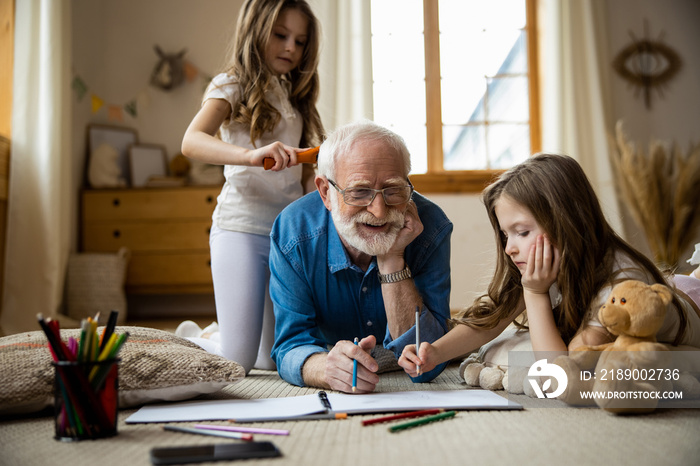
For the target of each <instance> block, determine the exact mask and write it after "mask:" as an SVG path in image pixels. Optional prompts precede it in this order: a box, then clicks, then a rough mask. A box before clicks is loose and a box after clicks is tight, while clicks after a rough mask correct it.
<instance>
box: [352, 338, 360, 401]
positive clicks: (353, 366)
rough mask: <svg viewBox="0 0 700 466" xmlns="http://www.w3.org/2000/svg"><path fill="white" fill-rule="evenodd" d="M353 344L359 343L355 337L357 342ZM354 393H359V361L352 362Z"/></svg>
mask: <svg viewBox="0 0 700 466" xmlns="http://www.w3.org/2000/svg"><path fill="white" fill-rule="evenodd" d="M353 343H355V344H356V345H357V344H358V343H359V341H358V340H357V337H355V341H354V342H353ZM352 391H353V392H355V391H357V359H354V360H353V361H352Z"/></svg>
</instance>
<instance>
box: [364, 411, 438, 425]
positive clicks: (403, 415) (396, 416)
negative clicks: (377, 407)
mask: <svg viewBox="0 0 700 466" xmlns="http://www.w3.org/2000/svg"><path fill="white" fill-rule="evenodd" d="M444 411H445V410H444V409H424V410H422V411H411V412H410V413H401V414H394V415H392V416H383V417H375V418H374V419H365V420H364V421H362V425H363V426H369V425H372V424H379V423H381V422H389V421H396V420H398V419H407V418H412V417H422V416H430V415H431V414H439V413H442V412H444Z"/></svg>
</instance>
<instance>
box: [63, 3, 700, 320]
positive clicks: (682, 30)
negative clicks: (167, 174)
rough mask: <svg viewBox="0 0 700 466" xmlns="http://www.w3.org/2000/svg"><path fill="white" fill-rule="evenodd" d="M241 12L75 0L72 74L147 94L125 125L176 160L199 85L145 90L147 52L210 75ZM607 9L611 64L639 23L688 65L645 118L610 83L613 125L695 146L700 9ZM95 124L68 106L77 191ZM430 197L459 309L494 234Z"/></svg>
mask: <svg viewBox="0 0 700 466" xmlns="http://www.w3.org/2000/svg"><path fill="white" fill-rule="evenodd" d="M317 1H323V0H317ZM240 4H241V0H196V1H195V0H73V31H74V32H73V68H74V71H75V72H76V73H78V74H79V75H80V76H82V77H83V79H84V80H85V82H86V83H87V84H88V85H89V86H91V89H90V90H91V91H92V92H95V93H97V94H98V95H100V96H101V97H102V98H104V99H105V100H106V101H107V102H108V103H114V104H124V103H126V102H127V101H128V100H130V99H131V98H133V97H135V96H136V95H138V93H139V92H140V91H142V90H144V89H146V92H147V95H148V96H149V97H150V103H149V105H148V107H146V108H143V109H140V110H139V115H138V117H137V118H131V117H130V116H128V115H125V120H124V122H123V123H121V124H123V125H126V126H130V127H134V128H136V129H137V130H138V133H139V138H140V141H141V142H145V143H158V144H164V145H165V146H166V149H167V154H168V156H169V157H173V156H174V155H175V154H177V153H178V152H179V150H180V143H181V140H182V135H183V133H184V131H185V129H186V127H187V125H188V124H189V122H190V120H191V118H192V117H193V116H194V114H195V112H196V111H197V109H198V108H199V103H200V99H201V95H202V90H203V88H202V86H203V83H202V81H201V80H198V81H196V82H195V83H193V84H184V85H183V86H182V87H180V88H178V89H176V90H174V91H172V92H169V93H166V92H163V91H159V90H156V89H153V88H150V87H149V86H148V81H149V77H150V74H151V71H152V68H153V67H154V66H155V64H156V62H157V56H156V54H155V52H154V51H153V45H154V44H158V45H160V46H161V48H162V49H163V50H165V51H167V52H175V51H179V50H181V49H182V48H187V50H188V52H187V55H186V58H187V59H188V60H189V61H191V62H192V63H193V64H195V65H196V66H197V67H198V68H199V69H200V70H202V71H203V72H204V73H206V74H209V75H213V74H214V73H216V72H217V70H218V69H219V66H220V64H221V62H222V60H223V54H224V50H225V46H226V44H227V42H228V39H229V38H230V35H231V34H232V32H233V28H234V26H235V20H236V16H237V14H238V10H239V8H240ZM606 4H607V8H608V11H609V13H610V19H609V24H608V28H609V40H610V56H612V57H614V56H615V55H616V54H617V52H618V51H619V50H620V49H622V48H623V47H624V46H626V45H627V44H628V43H629V41H630V38H629V37H630V36H629V31H632V32H633V33H634V34H635V35H636V36H637V37H639V36H642V35H643V29H642V28H643V20H644V18H648V19H649V25H650V31H651V37H652V38H658V36H659V33H660V32H661V31H665V33H666V35H665V42H666V44H668V45H670V46H671V47H673V48H675V49H676V50H677V51H678V53H679V54H680V55H681V57H682V59H683V62H684V64H683V68H682V70H681V72H680V74H679V75H678V77H677V78H676V79H675V80H674V81H672V82H671V83H670V84H669V86H668V88H667V89H666V90H665V97H664V98H663V99H659V98H658V96H656V95H654V99H653V108H652V110H651V111H648V110H646V109H645V108H644V104H643V101H642V100H641V99H639V98H635V97H634V93H633V92H632V90H631V89H629V88H628V87H627V85H626V83H625V82H624V81H622V79H621V78H619V77H617V76H616V75H613V78H612V79H613V82H612V83H611V84H612V89H613V91H614V97H613V99H614V101H613V107H614V113H615V118H616V119H617V118H625V121H626V128H627V131H628V133H629V135H630V137H631V138H632V139H634V140H638V141H640V142H642V143H646V142H648V138H649V137H652V136H653V137H656V138H660V139H668V140H675V141H677V142H678V143H680V144H681V145H682V146H683V147H687V145H688V143H689V142H691V141H693V142H696V143H697V142H700V131H699V130H698V129H699V128H698V127H699V122H700V85H698V83H700V54H699V53H698V51H697V44H700V28H698V27H697V25H698V24H700V2H698V1H697V0H666V1H660V0H610V1H608V2H607V3H606ZM321 92H323V89H321ZM91 122H92V123H109V122H108V120H107V115H106V111H105V110H104V109H103V110H101V111H100V112H99V113H97V114H95V115H92V114H91V111H90V104H89V98H88V97H86V98H85V99H84V100H83V101H82V102H77V101H76V102H74V108H73V140H74V150H73V153H74V157H75V160H76V164H75V170H76V177H75V179H76V192H77V191H78V190H79V187H80V185H79V184H80V182H81V181H82V179H83V172H82V170H83V167H84V152H85V146H84V144H85V126H86V125H87V124H88V123H91ZM329 129H331V128H329ZM430 197H431V198H432V199H434V200H435V201H436V202H437V203H438V204H439V205H440V206H441V207H442V208H443V209H444V210H445V212H446V213H447V215H448V216H449V217H450V218H451V219H452V221H453V222H454V224H455V231H454V234H453V243H452V251H453V252H452V270H453V275H452V284H453V289H452V299H451V306H452V308H453V309H459V308H461V307H463V306H464V305H466V304H468V303H469V302H471V301H472V299H473V298H474V297H475V296H476V295H477V294H478V293H480V292H483V291H484V290H485V288H486V285H487V282H488V277H489V275H490V273H491V271H492V270H493V261H494V257H495V254H494V241H493V238H492V235H493V234H492V232H491V227H490V225H489V223H488V219H487V217H486V214H485V211H484V208H483V205H482V204H481V202H480V200H479V197H478V196H477V195H431V196H430ZM76 224H77V222H76ZM625 225H626V231H625V235H626V236H627V237H628V238H629V239H630V240H631V241H632V243H633V244H634V245H635V246H637V247H638V248H640V249H642V250H644V251H647V252H648V247H647V246H646V244H645V241H644V239H643V236H641V234H640V233H639V230H638V228H637V227H636V226H635V225H634V224H633V223H632V222H631V221H630V220H629V219H626V223H625ZM698 241H699V242H700V238H698ZM689 253H690V250H689V251H688V255H689Z"/></svg>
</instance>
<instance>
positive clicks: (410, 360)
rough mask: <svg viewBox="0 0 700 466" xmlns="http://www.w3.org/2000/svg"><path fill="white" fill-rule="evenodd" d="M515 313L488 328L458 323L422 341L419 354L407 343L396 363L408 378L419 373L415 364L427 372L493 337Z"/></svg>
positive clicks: (506, 324)
mask: <svg viewBox="0 0 700 466" xmlns="http://www.w3.org/2000/svg"><path fill="white" fill-rule="evenodd" d="M518 314H520V313H519V312H514V313H513V314H512V317H508V318H506V319H503V320H501V321H500V322H499V323H498V325H497V326H496V327H495V328H493V329H489V330H479V329H475V328H472V327H469V326H467V325H461V324H460V325H457V326H456V327H454V328H453V329H452V330H450V331H449V332H447V333H446V334H445V335H444V336H443V337H441V338H439V339H438V340H436V341H435V342H434V343H432V344H430V343H428V342H423V343H421V345H420V349H419V351H418V355H416V345H407V346H406V347H405V348H404V349H403V352H402V353H401V357H400V358H399V366H401V367H403V369H404V370H405V371H406V373H407V374H408V375H409V376H411V377H417V376H418V375H419V374H418V372H417V370H416V369H417V367H416V366H417V365H419V366H420V369H421V373H425V372H429V371H431V370H433V369H434V368H435V366H437V365H439V364H442V363H443V362H445V361H450V360H452V359H454V358H456V357H459V356H461V355H464V354H467V353H469V352H471V351H473V350H475V349H477V348H479V347H480V346H481V345H483V344H485V343H488V342H489V341H491V340H493V339H494V338H496V337H497V336H498V335H500V334H501V332H503V330H504V329H505V328H506V327H507V326H508V324H510V323H511V322H512V321H513V319H515V317H516V316H517V315H518Z"/></svg>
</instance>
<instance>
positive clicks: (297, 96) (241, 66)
mask: <svg viewBox="0 0 700 466" xmlns="http://www.w3.org/2000/svg"><path fill="white" fill-rule="evenodd" d="M286 9H295V10H297V11H299V12H300V13H301V14H303V15H304V16H305V17H306V19H307V20H308V22H309V26H308V33H307V37H306V43H305V45H304V52H303V54H302V58H301V62H300V63H299V66H298V67H296V68H295V69H293V70H292V71H291V72H289V73H288V74H287V75H286V78H287V80H289V82H290V83H291V92H290V96H289V99H290V101H291V104H292V106H294V108H296V109H297V110H298V111H299V113H300V114H301V116H302V118H303V119H304V130H303V133H302V136H301V141H300V143H299V146H300V147H309V146H315V145H318V144H320V143H321V140H322V139H323V132H324V130H323V124H322V123H321V117H320V116H319V114H318V111H317V110H316V101H317V100H318V94H319V78H318V70H317V68H318V61H319V42H320V37H319V35H320V27H319V23H318V20H317V19H316V16H314V14H313V12H312V11H311V7H310V6H309V4H308V3H307V2H306V1H305V0H246V2H245V3H244V4H243V6H242V7H241V11H240V13H239V15H238V23H237V25H236V36H235V38H234V42H233V44H232V47H231V48H232V51H231V53H230V59H229V60H228V64H227V65H226V66H225V69H224V71H225V72H227V73H228V74H230V75H232V76H235V77H236V78H237V80H238V84H239V86H240V89H241V95H240V99H239V101H238V102H236V103H235V104H234V106H233V108H232V112H231V120H232V121H235V122H237V123H240V124H243V125H246V126H249V127H250V141H251V143H253V144H254V143H255V141H256V140H258V139H260V137H261V136H262V135H263V134H264V133H265V132H271V131H272V130H273V129H274V128H275V126H276V125H277V123H278V122H279V120H280V118H281V116H280V113H279V112H278V111H277V110H276V109H275V108H274V107H273V106H272V105H270V103H269V102H267V101H266V100H265V93H266V91H267V90H268V89H269V88H270V86H271V84H270V80H271V79H272V77H273V73H272V72H271V70H270V69H269V68H268V66H267V64H266V63H265V51H266V50H267V45H268V42H269V40H270V36H271V34H272V29H273V27H274V25H275V22H276V21H277V18H278V17H279V15H280V13H281V12H282V11H283V10H286Z"/></svg>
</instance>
